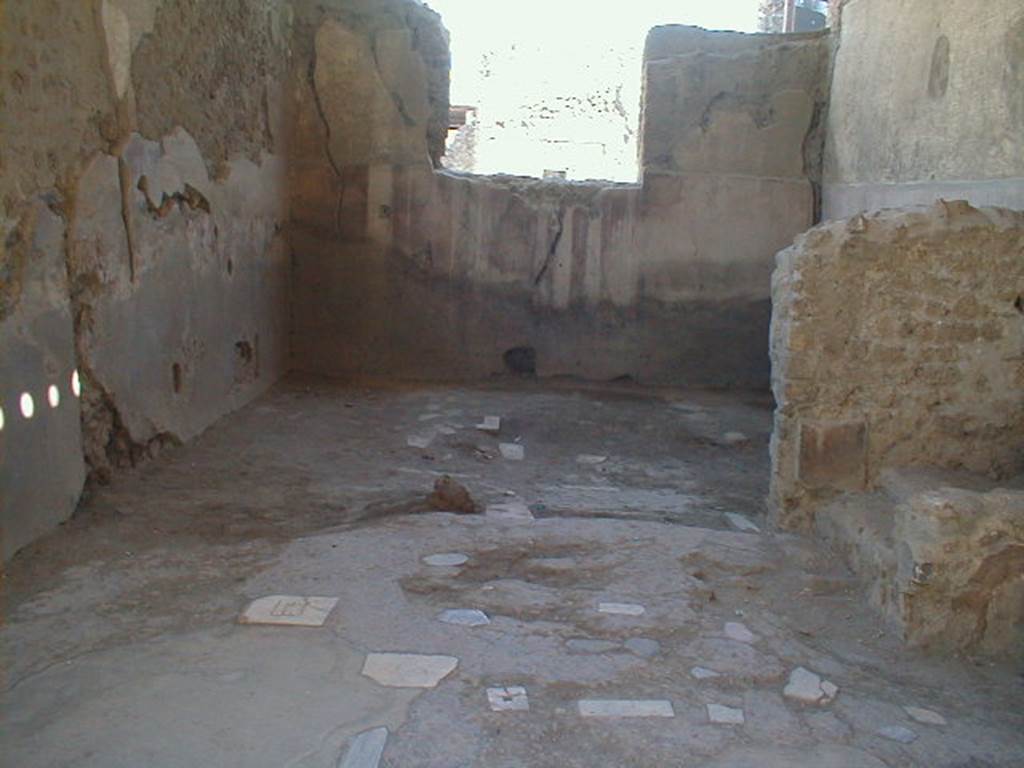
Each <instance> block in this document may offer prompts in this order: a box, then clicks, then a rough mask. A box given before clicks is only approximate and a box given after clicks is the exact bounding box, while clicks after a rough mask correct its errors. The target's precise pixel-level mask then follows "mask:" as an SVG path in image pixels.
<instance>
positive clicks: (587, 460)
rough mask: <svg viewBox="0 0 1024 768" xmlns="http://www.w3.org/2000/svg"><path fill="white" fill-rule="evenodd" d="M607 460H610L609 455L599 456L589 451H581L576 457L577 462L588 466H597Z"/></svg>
mask: <svg viewBox="0 0 1024 768" xmlns="http://www.w3.org/2000/svg"><path fill="white" fill-rule="evenodd" d="M606 461H608V457H607V456H597V455H594V454H589V453H581V454H580V455H579V456H577V457H576V463H577V464H584V465H587V466H596V465H598V464H604V463H605V462H606Z"/></svg>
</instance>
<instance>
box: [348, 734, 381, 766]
mask: <svg viewBox="0 0 1024 768" xmlns="http://www.w3.org/2000/svg"><path fill="white" fill-rule="evenodd" d="M387 742H388V729H387V728H374V729H373V730H371V731H363V732H362V733H360V734H359V735H358V736H356V737H355V738H354V739H352V743H351V744H350V745H349V748H348V751H347V752H346V753H345V756H344V757H343V758H342V759H341V762H339V763H338V768H377V766H378V765H380V759H381V757H382V756H383V755H384V747H385V746H386V745H387Z"/></svg>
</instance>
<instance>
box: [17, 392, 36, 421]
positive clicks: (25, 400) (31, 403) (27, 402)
mask: <svg viewBox="0 0 1024 768" xmlns="http://www.w3.org/2000/svg"><path fill="white" fill-rule="evenodd" d="M20 403H21V415H22V416H24V417H25V418H26V419H31V418H32V416H33V414H34V413H35V412H36V401H35V400H33V399H32V395H30V394H29V393H28V392H22V393H21V401H20Z"/></svg>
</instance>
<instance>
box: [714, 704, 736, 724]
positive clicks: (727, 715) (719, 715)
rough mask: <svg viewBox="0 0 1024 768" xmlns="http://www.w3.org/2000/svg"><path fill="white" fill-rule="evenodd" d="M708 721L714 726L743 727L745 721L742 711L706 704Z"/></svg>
mask: <svg viewBox="0 0 1024 768" xmlns="http://www.w3.org/2000/svg"><path fill="white" fill-rule="evenodd" d="M707 708H708V720H710V721H711V722H712V723H714V724H716V725H743V723H744V722H745V719H744V717H743V710H742V709H734V708H733V707H726V706H723V705H721V704H708V705H707Z"/></svg>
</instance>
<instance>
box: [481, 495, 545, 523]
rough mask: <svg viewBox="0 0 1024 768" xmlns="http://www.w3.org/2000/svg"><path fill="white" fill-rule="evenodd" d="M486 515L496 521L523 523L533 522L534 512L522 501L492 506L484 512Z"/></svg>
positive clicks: (505, 502)
mask: <svg viewBox="0 0 1024 768" xmlns="http://www.w3.org/2000/svg"><path fill="white" fill-rule="evenodd" d="M484 515H485V516H487V517H491V518H494V519H495V520H512V521H516V522H522V523H530V522H533V519H534V517H533V512H531V511H530V508H529V507H528V506H526V504H525V503H523V502H522V501H518V500H516V501H504V502H502V503H500V504H490V505H488V507H487V509H486V510H484Z"/></svg>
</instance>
